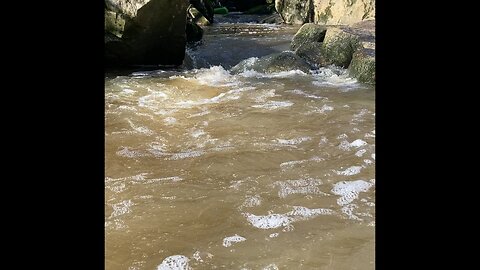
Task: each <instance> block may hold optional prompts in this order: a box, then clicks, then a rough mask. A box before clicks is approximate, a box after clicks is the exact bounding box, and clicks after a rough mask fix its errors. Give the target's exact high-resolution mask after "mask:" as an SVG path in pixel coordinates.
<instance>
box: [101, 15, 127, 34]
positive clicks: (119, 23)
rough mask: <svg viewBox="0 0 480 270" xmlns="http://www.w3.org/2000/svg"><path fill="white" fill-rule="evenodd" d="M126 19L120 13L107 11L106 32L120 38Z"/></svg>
mask: <svg viewBox="0 0 480 270" xmlns="http://www.w3.org/2000/svg"><path fill="white" fill-rule="evenodd" d="M124 28H125V19H124V18H123V16H122V15H121V14H119V13H116V12H113V11H107V10H105V32H106V33H111V34H113V35H115V36H117V37H119V38H121V37H122V35H123V30H124Z"/></svg>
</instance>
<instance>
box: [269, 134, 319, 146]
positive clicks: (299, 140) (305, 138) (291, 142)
mask: <svg viewBox="0 0 480 270" xmlns="http://www.w3.org/2000/svg"><path fill="white" fill-rule="evenodd" d="M311 139H312V138H311V137H308V136H303V137H298V138H293V139H290V140H285V139H276V140H277V142H278V143H280V144H286V145H297V144H300V143H302V142H306V141H310V140H311Z"/></svg>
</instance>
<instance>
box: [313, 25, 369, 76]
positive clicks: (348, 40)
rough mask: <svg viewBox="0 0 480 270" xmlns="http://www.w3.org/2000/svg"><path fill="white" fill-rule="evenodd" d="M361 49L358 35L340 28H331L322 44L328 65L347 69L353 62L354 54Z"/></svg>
mask: <svg viewBox="0 0 480 270" xmlns="http://www.w3.org/2000/svg"><path fill="white" fill-rule="evenodd" d="M359 47H360V43H359V38H358V36H357V35H354V34H351V33H348V32H346V31H344V30H343V29H340V28H329V29H328V31H327V33H326V34H325V39H324V41H323V44H322V54H323V57H324V58H325V59H326V64H327V65H331V64H334V65H337V66H340V67H343V68H347V67H348V65H350V62H351V61H352V57H353V53H354V52H355V51H356V50H357V49H358V48H359Z"/></svg>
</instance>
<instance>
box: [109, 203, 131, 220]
mask: <svg viewBox="0 0 480 270" xmlns="http://www.w3.org/2000/svg"><path fill="white" fill-rule="evenodd" d="M133 205H134V204H133V202H132V201H131V200H124V201H121V202H119V203H116V204H113V205H112V208H113V212H112V214H111V215H110V217H109V218H113V217H117V216H121V215H125V214H127V213H130V211H131V210H130V207H132V206H133Z"/></svg>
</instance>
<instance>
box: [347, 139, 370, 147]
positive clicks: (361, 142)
mask: <svg viewBox="0 0 480 270" xmlns="http://www.w3.org/2000/svg"><path fill="white" fill-rule="evenodd" d="M364 145H367V142H366V141H364V140H360V139H357V140H355V141H353V142H352V143H350V146H352V147H356V148H358V147H361V146H364Z"/></svg>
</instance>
